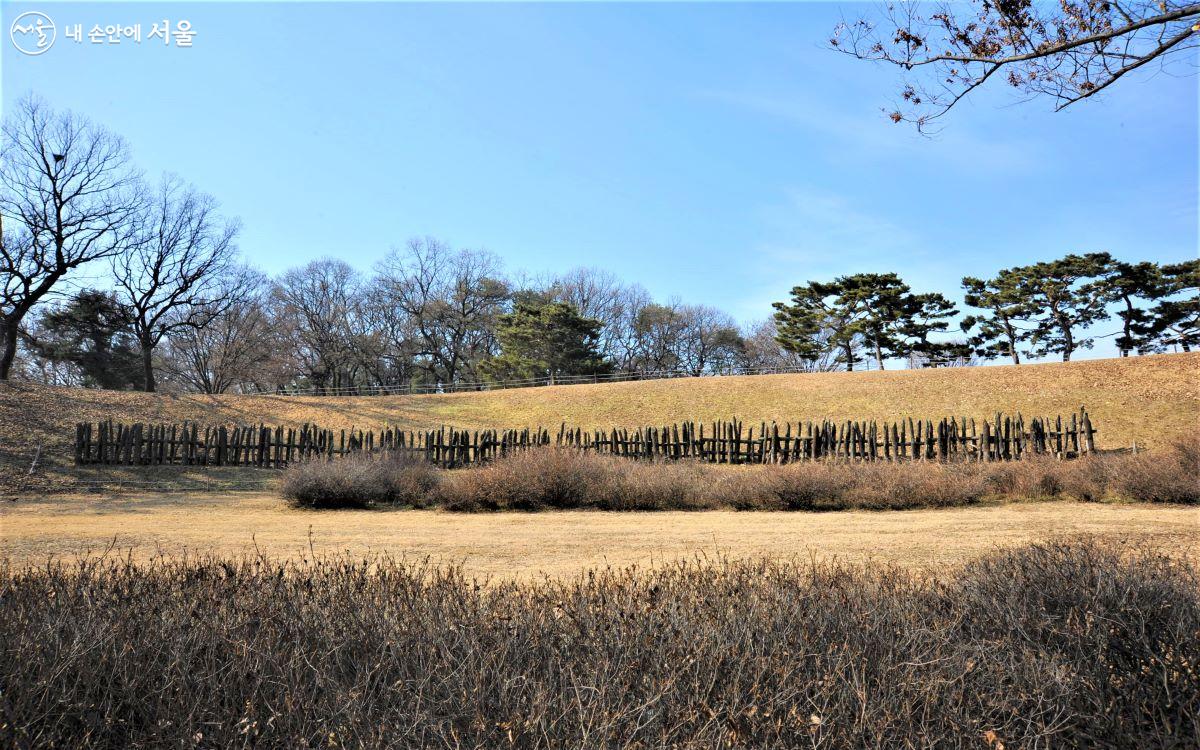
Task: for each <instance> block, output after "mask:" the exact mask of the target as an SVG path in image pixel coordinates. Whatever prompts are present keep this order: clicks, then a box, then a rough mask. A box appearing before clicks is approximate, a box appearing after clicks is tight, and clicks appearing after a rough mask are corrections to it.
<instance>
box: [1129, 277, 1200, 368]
mask: <svg viewBox="0 0 1200 750" xmlns="http://www.w3.org/2000/svg"><path fill="white" fill-rule="evenodd" d="M1162 276H1163V280H1164V283H1163V290H1162V291H1163V294H1162V296H1163V297H1167V296H1171V297H1174V296H1176V295H1181V298H1180V299H1163V300H1162V301H1161V302H1159V303H1158V305H1157V306H1155V308H1154V309H1153V311H1152V314H1151V317H1150V320H1149V321H1148V322H1147V323H1146V326H1145V329H1146V341H1145V343H1144V344H1143V348H1140V349H1139V351H1163V350H1164V349H1166V348H1167V347H1173V346H1178V347H1179V348H1181V349H1183V351H1185V352H1190V351H1191V350H1192V347H1194V346H1200V260H1190V261H1187V262H1186V263H1174V264H1171V265H1166V266H1163V267H1162Z"/></svg>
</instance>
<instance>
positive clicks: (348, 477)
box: [280, 454, 437, 508]
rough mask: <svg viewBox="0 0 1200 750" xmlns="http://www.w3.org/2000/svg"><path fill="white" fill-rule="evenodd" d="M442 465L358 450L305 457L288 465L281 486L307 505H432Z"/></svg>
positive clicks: (298, 503) (287, 492)
mask: <svg viewBox="0 0 1200 750" xmlns="http://www.w3.org/2000/svg"><path fill="white" fill-rule="evenodd" d="M436 486H437V470H436V469H434V468H433V467H432V466H430V465H429V464H427V463H424V462H419V461H414V460H411V459H406V458H402V457H400V456H398V455H394V454H382V455H379V456H372V455H356V456H351V457H349V458H345V459H339V460H335V461H324V460H315V461H304V462H302V463H298V464H295V465H293V466H290V467H288V470H287V471H286V472H284V475H283V482H282V485H281V488H280V491H281V493H282V494H283V496H284V497H285V498H287V499H288V500H291V501H292V502H293V503H294V504H296V505H299V506H303V507H307V508H369V507H372V506H381V505H389V506H396V505H400V506H411V507H418V508H419V507H426V505H427V504H428V502H429V498H430V495H431V493H432V492H433V491H434V489H435V488H436Z"/></svg>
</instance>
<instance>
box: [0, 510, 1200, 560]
mask: <svg viewBox="0 0 1200 750" xmlns="http://www.w3.org/2000/svg"><path fill="white" fill-rule="evenodd" d="M1068 533H1088V534H1096V535H1099V536H1103V537H1120V538H1133V539H1143V538H1145V539H1150V540H1154V541H1156V542H1159V543H1161V544H1162V545H1164V546H1165V547H1168V548H1170V549H1174V550H1177V551H1181V552H1183V551H1191V552H1200V510H1197V509H1195V508H1184V507H1179V506H1150V505H1144V504H1137V505H1132V504H1099V503H1079V502H1071V501H1054V502H1044V503H1014V504H1008V505H1000V506H974V507H966V508H946V509H931V510H914V511H905V512H893V513H878V512H873V511H839V512H831V513H796V512H762V513H746V512H739V511H705V512H676V511H670V512H662V513H603V512H594V511H560V512H553V513H537V514H530V513H475V514H461V513H446V512H442V511H433V510H407V511H378V510H339V511H336V512H329V511H309V510H297V509H294V508H290V507H288V505H287V504H285V503H283V502H281V501H280V500H279V498H278V497H277V496H276V495H275V494H274V493H257V494H255V493H239V494H230V495H217V494H212V493H201V494H188V493H177V494H149V493H134V494H127V495H122V496H115V497H111V496H110V497H95V496H71V495H58V496H52V497H49V498H43V499H38V500H21V501H19V502H11V503H10V502H4V503H0V557H7V558H9V559H10V560H11V561H12V562H13V563H14V564H16V565H18V566H24V565H29V564H33V565H37V564H41V563H43V562H45V560H46V557H47V556H48V555H55V556H58V557H62V556H69V555H73V554H76V553H78V552H81V551H84V550H87V549H92V550H99V549H103V548H104V547H106V546H108V545H110V544H113V543H114V542H115V544H116V545H117V546H118V547H120V548H132V549H133V552H134V555H135V557H138V558H141V559H144V558H146V557H148V556H149V555H153V554H154V553H155V551H156V550H159V549H161V550H164V551H167V552H171V553H179V552H181V551H184V550H189V551H192V552H213V553H216V554H221V555H237V554H241V553H246V552H253V551H254V550H255V548H256V547H257V548H258V549H259V550H261V551H262V552H263V553H265V554H268V555H269V556H271V557H275V558H293V559H295V558H298V557H300V556H302V555H307V554H308V553H309V545H310V543H311V545H312V548H313V549H315V550H316V551H317V552H318V553H336V552H342V551H348V552H351V553H353V554H355V555H361V554H366V553H375V552H388V553H391V554H395V555H406V556H408V557H410V558H424V557H426V556H429V557H431V558H433V559H434V560H435V561H437V562H442V563H464V564H465V566H466V567H467V569H468V570H469V571H470V572H471V573H472V574H477V575H494V576H499V577H501V578H510V577H518V578H530V577H536V576H537V574H538V573H539V572H545V573H548V574H551V575H554V576H572V575H575V574H577V573H578V572H579V571H580V570H582V569H584V568H588V567H595V566H602V565H605V564H610V563H611V564H614V565H630V564H640V565H648V564H651V563H655V562H664V561H667V560H672V559H679V558H686V557H691V556H693V555H694V554H695V553H696V552H698V551H703V552H707V553H709V554H712V553H715V552H720V551H724V552H728V553H729V554H730V555H732V556H735V557H750V556H766V557H771V558H775V559H786V558H790V557H793V556H799V557H804V556H806V555H808V554H809V553H812V554H814V555H817V556H818V557H823V558H828V557H838V558H840V559H844V560H856V561H857V560H865V559H878V560H882V561H887V562H894V563H898V564H901V565H904V566H910V567H931V568H934V569H937V568H941V567H943V566H945V565H949V564H957V563H961V562H964V561H966V560H970V559H973V558H975V557H977V556H978V555H980V554H982V553H984V552H987V551H989V550H992V549H995V548H997V547H1009V546H1013V545H1017V544H1022V543H1026V542H1029V541H1036V540H1039V539H1045V538H1046V537H1047V536H1048V535H1054V534H1068Z"/></svg>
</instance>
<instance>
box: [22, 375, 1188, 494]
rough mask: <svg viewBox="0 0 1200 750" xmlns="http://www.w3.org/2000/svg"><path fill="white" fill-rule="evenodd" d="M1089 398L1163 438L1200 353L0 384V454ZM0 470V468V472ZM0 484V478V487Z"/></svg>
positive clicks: (1117, 422)
mask: <svg viewBox="0 0 1200 750" xmlns="http://www.w3.org/2000/svg"><path fill="white" fill-rule="evenodd" d="M1080 405H1086V406H1087V408H1088V411H1089V412H1090V413H1091V415H1092V418H1093V420H1094V422H1095V424H1096V426H1097V428H1098V429H1099V430H1100V432H1099V434H1098V435H1097V436H1096V440H1097V445H1098V446H1099V447H1100V448H1102V449H1111V448H1124V447H1128V446H1129V445H1130V444H1131V443H1132V442H1133V441H1135V440H1136V441H1137V442H1138V443H1139V444H1140V445H1146V446H1149V447H1155V446H1161V445H1165V444H1166V443H1169V442H1172V441H1174V440H1175V439H1177V438H1178V437H1180V436H1183V435H1186V434H1189V433H1192V432H1193V431H1194V430H1195V427H1196V424H1197V423H1198V422H1200V353H1191V354H1167V355H1157V356H1151V357H1133V358H1129V359H1105V360H1092V361H1083V362H1069V363H1059V364H1044V365H1023V366H1021V367H1011V366H997V367H976V368H954V369H945V370H899V371H888V372H863V373H824V374H813V375H760V376H749V377H729V378H691V379H681V380H658V381H646V382H631V383H610V384H602V385H578V386H559V387H553V388H528V389H519V390H509V391H492V392H479V393H458V394H446V395H423V396H388V397H304V398H290V397H287V398H285V397H278V396H203V395H182V396H178V395H161V394H143V393H115V392H105V391H93V390H81V389H62V388H45V387H37V386H30V385H21V384H0V462H5V461H7V465H8V467H9V471H8V473H9V474H12V473H14V472H15V471H17V470H18V469H19V467H21V466H25V467H27V466H28V463H29V461H30V459H31V458H32V455H33V453H34V450H35V448H36V446H37V445H38V444H39V443H41V444H43V445H45V446H46V459H45V460H46V462H47V466H49V467H50V468H52V469H55V468H57V469H61V468H62V467H63V465H64V463H65V462H66V461H69V457H70V442H71V440H72V439H73V436H74V425H75V423H76V422H77V421H93V422H94V421H98V420H102V419H108V418H113V419H118V420H124V421H128V422H133V421H143V422H178V421H182V420H192V421H198V422H204V423H218V422H219V423H245V424H249V423H257V422H260V421H261V422H266V423H268V424H299V423H303V422H314V423H318V424H321V425H325V426H328V427H332V428H342V427H352V426H359V427H379V426H382V425H383V424H385V423H387V424H393V425H397V426H401V427H406V428H421V427H432V426H437V425H441V424H447V425H456V426H461V427H471V428H476V427H514V426H523V425H536V424H541V425H557V424H559V423H560V422H562V421H567V422H569V423H571V424H574V425H578V426H581V427H584V428H597V427H612V426H614V425H620V426H637V425H646V424H662V423H665V422H670V421H675V420H678V419H683V418H689V419H696V420H714V419H729V418H730V417H737V418H739V419H743V420H745V421H746V422H747V423H750V422H756V421H760V420H767V421H770V420H777V421H781V422H782V421H789V420H790V421H796V420H803V419H814V418H815V419H820V418H831V419H892V418H897V417H905V416H913V417H917V416H920V417H930V416H936V415H943V414H955V415H968V416H985V415H990V414H993V413H995V412H996V411H1004V412H1017V411H1020V412H1022V413H1024V414H1026V415H1030V416H1032V415H1038V414H1057V413H1066V412H1070V411H1072V410H1075V409H1078V408H1079V407H1080ZM0 468H3V467H0ZM2 481H3V480H0V482H2Z"/></svg>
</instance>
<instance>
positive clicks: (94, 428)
mask: <svg viewBox="0 0 1200 750" xmlns="http://www.w3.org/2000/svg"><path fill="white" fill-rule="evenodd" d="M1095 433H1096V429H1095V428H1094V427H1093V426H1092V422H1091V419H1090V418H1089V417H1088V414H1087V411H1086V410H1083V409H1080V411H1079V413H1078V414H1072V415H1071V416H1070V417H1069V418H1067V419H1064V418H1063V417H1062V416H1057V417H1053V418H1049V417H1033V418H1031V419H1028V420H1026V419H1025V418H1024V417H1022V416H1021V415H1020V414H1018V415H1017V416H1016V417H1010V416H1004V415H1002V414H997V415H996V416H995V417H994V418H992V419H985V420H982V421H981V422H979V423H977V422H976V420H974V419H967V418H965V417H963V418H952V417H951V418H945V419H940V420H938V421H936V422H935V421H933V420H915V421H914V420H913V419H903V420H896V421H892V422H875V421H844V422H833V421H829V420H825V421H821V422H797V423H791V422H788V423H785V424H783V425H780V424H777V423H774V422H772V423H770V424H768V423H765V422H762V423H759V424H758V425H757V430H756V428H755V426H753V425H752V426H751V427H750V428H749V429H747V428H746V427H745V425H744V424H743V423H742V422H740V421H737V420H733V421H729V422H713V423H709V424H707V425H706V424H702V423H697V422H677V423H675V424H671V425H665V426H662V427H642V428H638V429H633V430H630V429H625V428H614V429H612V430H582V429H579V428H569V427H567V426H566V425H565V424H564V425H562V426H560V427H559V429H558V431H557V433H552V432H551V431H550V430H546V429H543V428H526V429H520V430H460V429H455V428H446V427H443V428H441V429H437V430H424V431H413V430H401V429H395V428H384V429H382V430H378V431H371V430H367V431H362V430H354V429H351V430H342V431H340V432H338V433H335V432H334V431H333V430H329V429H324V428H320V427H316V426H313V425H307V424H306V425H304V426H302V427H298V428H285V427H267V426H264V425H259V426H256V427H224V426H221V427H201V426H200V425H197V424H187V423H185V424H182V425H143V424H133V425H123V424H119V423H114V422H112V421H109V422H102V423H100V424H99V425H92V424H88V423H80V424H79V425H77V427H76V431H75V463H77V464H128V465H158V464H181V465H189V466H250V467H267V468H281V467H284V466H287V465H288V464H290V463H293V462H295V461H301V460H308V459H316V458H334V457H340V456H345V455H348V454H352V453H359V452H368V453H391V454H400V455H407V456H410V457H416V458H420V459H422V460H425V461H428V462H430V463H433V464H436V465H438V466H443V467H447V468H454V467H459V466H468V465H471V464H477V463H485V462H487V461H491V460H492V459H494V458H496V457H499V456H504V455H506V454H508V453H512V452H515V451H521V450H528V449H530V448H535V447H540V446H549V445H556V446H562V447H568V448H576V449H579V450H585V451H592V452H596V453H602V454H607V455H613V456H625V457H630V458H639V459H647V460H652V459H660V460H662V459H666V460H680V459H694V460H700V461H706V462H709V463H731V464H763V463H792V462H796V461H812V460H821V459H838V460H849V461H900V460H917V461H950V460H971V461H1010V460H1020V459H1022V458H1025V457H1029V456H1047V455H1048V456H1055V457H1058V458H1071V457H1074V456H1079V455H1082V454H1085V453H1090V452H1092V451H1094V450H1095V449H1096V448H1095V440H1094V437H1095Z"/></svg>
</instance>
